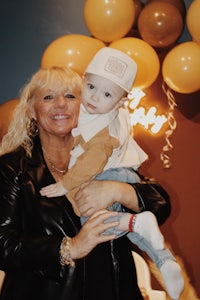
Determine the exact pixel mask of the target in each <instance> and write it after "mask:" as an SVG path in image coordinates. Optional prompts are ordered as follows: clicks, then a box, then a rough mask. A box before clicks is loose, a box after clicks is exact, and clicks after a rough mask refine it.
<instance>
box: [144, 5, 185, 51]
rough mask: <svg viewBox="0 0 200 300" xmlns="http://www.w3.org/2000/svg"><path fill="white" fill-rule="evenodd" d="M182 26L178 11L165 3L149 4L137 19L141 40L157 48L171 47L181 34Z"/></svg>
mask: <svg viewBox="0 0 200 300" xmlns="http://www.w3.org/2000/svg"><path fill="white" fill-rule="evenodd" d="M183 25H184V24H183V18H182V16H181V13H180V12H179V10H178V9H177V8H176V7H175V6H174V5H172V4H170V3H167V2H156V1H155V2H152V3H149V4H148V5H146V6H145V7H144V8H143V10H142V11H141V13H140V15H139V17H138V30H139V32H140V35H141V37H142V39H143V40H144V41H146V42H147V43H148V44H150V45H151V46H153V47H158V48H163V47H167V46H170V45H172V44H173V43H174V42H175V41H176V40H177V39H178V38H179V36H180V34H181V33H182V31H183Z"/></svg>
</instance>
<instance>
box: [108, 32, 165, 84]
mask: <svg viewBox="0 0 200 300" xmlns="http://www.w3.org/2000/svg"><path fill="white" fill-rule="evenodd" d="M109 47H112V48H115V49H118V50H121V51H123V52H125V53H127V54H128V55H129V56H130V57H132V58H133V59H134V60H135V62H136V63H137V66H138V72H137V76H136V79H135V82H134V85H133V87H135V88H136V87H137V88H140V89H144V88H147V87H149V86H150V85H152V83H153V82H154V81H155V80H156V78H157V76H158V74H159V70H160V61H159V58H158V55H157V53H156V51H155V50H154V49H153V48H152V47H151V46H150V45H149V44H147V43H146V42H145V41H143V40H141V39H139V38H134V37H126V38H122V39H120V40H118V41H115V42H113V43H111V44H110V45H109Z"/></svg>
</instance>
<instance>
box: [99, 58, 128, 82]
mask: <svg viewBox="0 0 200 300" xmlns="http://www.w3.org/2000/svg"><path fill="white" fill-rule="evenodd" d="M126 68H127V65H126V63H124V62H123V61H122V60H120V59H119V58H116V57H113V56H110V57H109V58H108V60H107V63H106V65H105V67H104V70H105V71H107V72H109V73H112V74H113V75H115V76H117V77H120V78H121V77H123V76H124V73H125V71H126Z"/></svg>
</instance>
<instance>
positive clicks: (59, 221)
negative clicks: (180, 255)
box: [0, 137, 170, 300]
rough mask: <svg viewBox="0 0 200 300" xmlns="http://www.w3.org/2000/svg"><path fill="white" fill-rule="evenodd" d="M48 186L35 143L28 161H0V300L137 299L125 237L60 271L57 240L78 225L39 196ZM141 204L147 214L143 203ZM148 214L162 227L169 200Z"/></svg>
mask: <svg viewBox="0 0 200 300" xmlns="http://www.w3.org/2000/svg"><path fill="white" fill-rule="evenodd" d="M53 182H54V179H53V177H52V176H51V173H50V172H49V170H48V168H47V166H46V164H45V162H44V158H43V155H42V151H41V145H40V142H39V139H38V137H37V138H36V139H35V141H34V149H33V151H32V158H28V157H27V156H26V155H25V151H24V149H23V148H21V147H19V148H18V149H17V150H16V151H15V152H12V153H9V154H6V155H4V156H2V157H0V269H1V270H4V271H5V272H6V279H5V282H4V285H3V289H2V293H1V296H0V299H1V300H3V299H6V300H11V299H16V300H18V299H20V300H32V299H34V300H36V299H37V300H39V299H41V300H42V299H43V300H111V299H112V300H132V299H135V300H140V299H143V298H142V296H141V294H140V291H139V289H138V286H137V282H136V274H135V266H134V262H133V259H132V256H131V251H130V250H131V248H130V243H129V241H128V239H127V238H126V237H122V238H120V239H117V240H115V241H113V242H109V243H104V244H101V245H99V246H98V247H96V248H95V249H94V250H93V251H92V252H91V253H90V254H89V255H88V256H87V257H86V258H84V259H80V260H77V261H76V266H75V268H73V267H70V266H65V267H61V265H60V263H59V247H60V243H61V240H62V237H63V236H64V235H68V236H71V237H73V236H74V235H76V233H77V232H78V231H79V229H80V222H79V218H78V217H77V216H76V215H75V214H74V212H73V210H72V207H71V204H70V202H68V201H67V200H66V198H65V197H64V196H63V197H55V198H50V199H48V198H46V197H42V196H40V193H39V190H40V189H41V187H43V186H46V185H48V184H50V183H53ZM138 193H140V196H141V195H142V187H141V186H140V188H139V189H138ZM145 193H146V192H145ZM146 196H147V195H146ZM142 203H143V205H144V203H146V204H147V207H148V209H149V208H151V204H150V203H149V200H148V197H147V198H146V199H143V200H142ZM164 208H165V209H164ZM143 209H145V207H143ZM152 210H154V211H155V210H156V213H157V215H158V216H159V211H160V212H161V215H162V221H164V220H165V219H166V218H167V217H168V215H169V211H170V203H169V199H168V198H167V199H162V201H160V199H159V200H158V201H154V202H153V205H152ZM164 211H165V212H166V213H164Z"/></svg>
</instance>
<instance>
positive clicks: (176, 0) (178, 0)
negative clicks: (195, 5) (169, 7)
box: [147, 0, 186, 18]
mask: <svg viewBox="0 0 200 300" xmlns="http://www.w3.org/2000/svg"><path fill="white" fill-rule="evenodd" d="M151 2H159V3H160V2H166V3H170V4H173V5H174V6H176V8H177V9H178V10H179V12H180V13H181V15H182V17H183V18H184V17H185V14H186V7H185V3H184V1H183V0H148V1H147V4H148V3H151Z"/></svg>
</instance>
